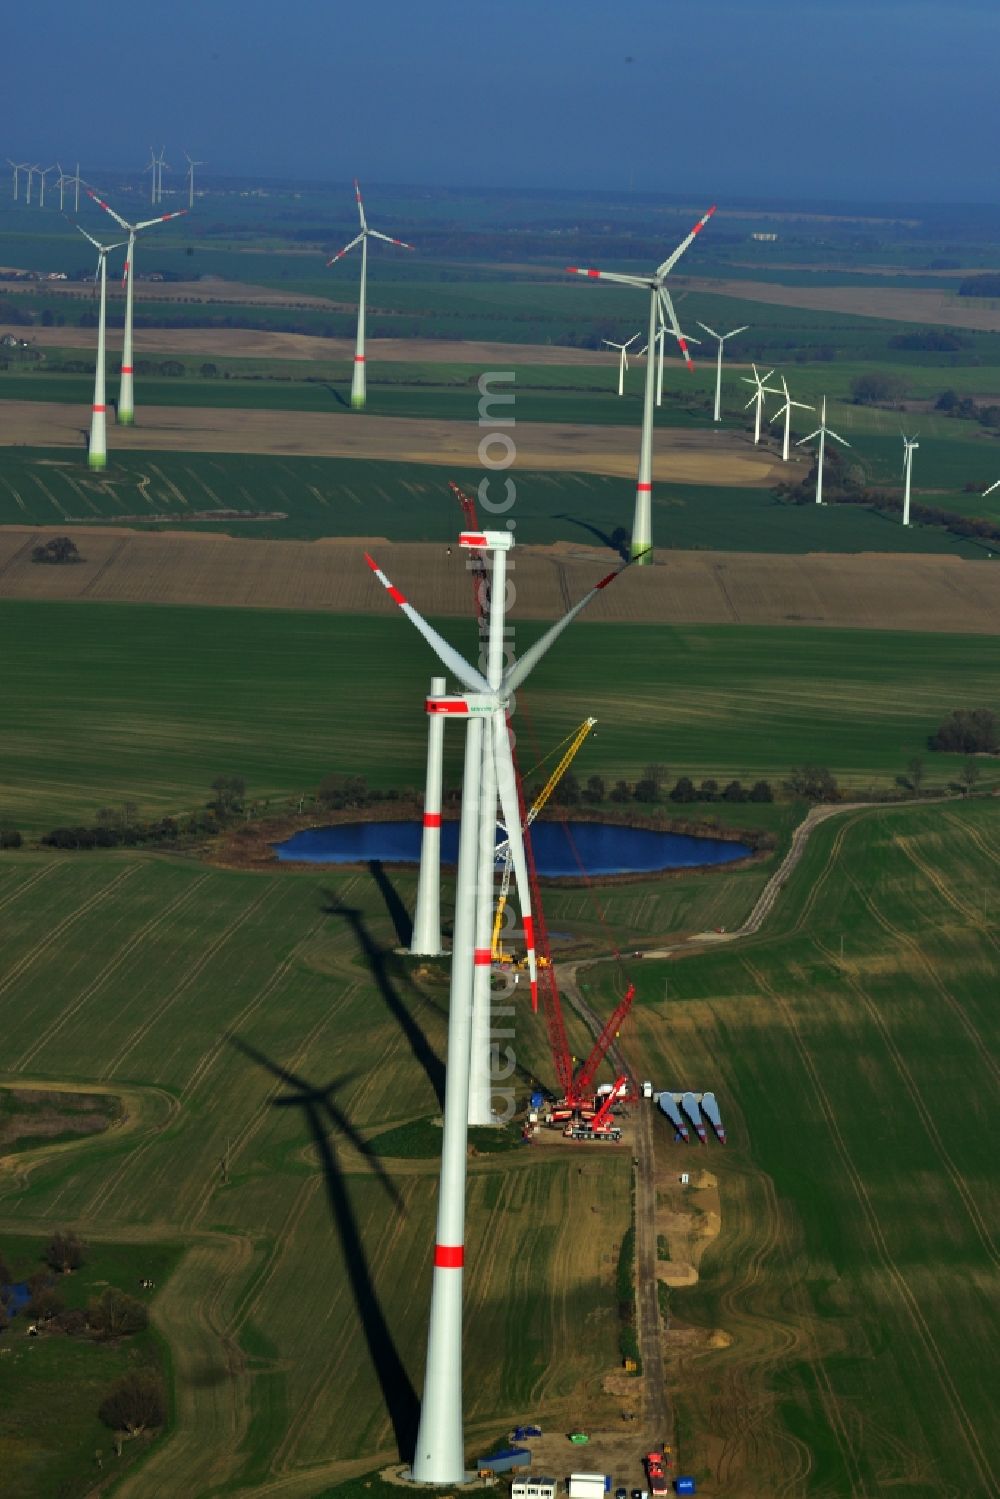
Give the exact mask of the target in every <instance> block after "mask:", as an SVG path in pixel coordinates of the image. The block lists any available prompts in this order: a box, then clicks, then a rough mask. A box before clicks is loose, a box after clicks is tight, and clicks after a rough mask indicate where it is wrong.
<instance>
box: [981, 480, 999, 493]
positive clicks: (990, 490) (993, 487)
mask: <svg viewBox="0 0 1000 1499" xmlns="http://www.w3.org/2000/svg"><path fill="white" fill-rule="evenodd" d="M994 489H1000V479H998V480H997V481H996V483H995V484H991V485H990V487H989V489H984V490H983V494H992V493H993V491H994Z"/></svg>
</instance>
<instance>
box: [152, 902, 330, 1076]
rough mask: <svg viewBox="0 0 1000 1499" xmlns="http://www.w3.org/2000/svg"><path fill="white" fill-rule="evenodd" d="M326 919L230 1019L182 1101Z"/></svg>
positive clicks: (198, 1068)
mask: <svg viewBox="0 0 1000 1499" xmlns="http://www.w3.org/2000/svg"><path fill="white" fill-rule="evenodd" d="M206 878H207V876H206ZM325 920H326V917H325V916H320V917H318V918H317V920H316V922H315V923H314V925H313V926H311V927H310V928H309V930H308V932H306V933H305V934H304V935H303V936H302V937H300V938H299V940H298V942H296V944H295V946H294V947H293V948H292V950H291V952H290V953H289V954H288V956H287V958H285V959H284V961H283V962H281V963H279V964H278V966H277V968H275V969H274V971H273V972H272V973H271V974H270V976H269V977H268V978H267V979H265V981H264V983H263V984H262V985H261V986H260V988H259V989H258V990H257V993H256V994H255V995H254V997H253V998H252V999H251V1000H250V1001H249V1002H248V1003H247V1004H245V1005H244V1006H243V1009H242V1010H241V1011H240V1012H239V1014H238V1015H235V1016H234V1017H233V1019H232V1020H230V1021H229V1023H228V1025H227V1028H226V1029H227V1034H226V1035H223V1036H220V1038H219V1040H218V1041H216V1042H215V1043H214V1045H212V1046H210V1047H209V1049H208V1051H206V1052H205V1053H204V1055H203V1056H202V1058H201V1060H200V1061H199V1063H198V1065H197V1067H196V1068H195V1069H194V1071H193V1072H192V1073H191V1076H190V1077H189V1078H188V1080H187V1082H186V1083H185V1084H184V1086H183V1088H182V1089H181V1100H182V1101H186V1100H187V1099H188V1098H190V1096H191V1094H192V1093H193V1092H194V1090H195V1088H197V1087H198V1086H199V1084H200V1083H201V1081H202V1079H203V1078H204V1076H205V1073H206V1072H207V1071H208V1070H209V1068H211V1067H213V1066H214V1065H215V1062H216V1060H217V1058H218V1056H219V1053H220V1052H221V1051H222V1049H223V1047H224V1046H225V1045H226V1043H227V1040H228V1036H229V1034H230V1033H232V1032H234V1031H236V1030H237V1029H238V1028H239V1027H240V1026H242V1025H245V1024H246V1022H247V1021H248V1020H249V1018H250V1016H251V1015H252V1014H253V1013H254V1011H255V1010H259V1009H260V1007H261V1005H262V1004H263V1003H264V1001H265V1000H267V999H270V997H271V995H272V994H273V993H274V990H275V989H276V988H277V987H278V985H279V984H280V983H281V980H282V979H283V978H284V977H285V975H286V974H287V973H288V972H289V970H290V969H291V967H292V965H293V964H294V963H295V961H296V959H297V958H298V957H299V956H300V955H301V953H302V950H303V948H304V946H305V945H306V943H307V942H311V941H312V939H313V938H314V937H315V935H316V933H317V932H318V931H319V929H320V928H321V926H322V925H323V923H324V921H325Z"/></svg>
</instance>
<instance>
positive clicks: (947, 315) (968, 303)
mask: <svg viewBox="0 0 1000 1499" xmlns="http://www.w3.org/2000/svg"><path fill="white" fill-rule="evenodd" d="M676 279H677V285H678V286H679V287H682V288H683V289H684V290H686V291H701V292H710V293H712V294H713V295H715V296H719V297H737V298H739V299H740V300H741V301H744V302H770V303H771V304H772V305H773V306H776V307H808V308H811V309H813V310H815V311H817V312H844V313H852V314H853V315H854V316H856V317H876V318H888V319H889V320H890V321H891V322H901V323H943V324H945V325H946V326H948V327H950V328H977V329H979V330H980V331H982V332H986V333H996V332H998V331H1000V308H998V307H997V305H996V303H995V302H993V301H992V300H991V299H989V298H987V297H959V296H957V295H956V294H955V293H954V292H946V291H910V290H908V288H906V287H897V286H780V285H776V284H772V283H771V282H769V281H724V280H716V279H715V278H714V277H713V278H712V279H709V278H708V277H702V276H690V277H677V278H676Z"/></svg>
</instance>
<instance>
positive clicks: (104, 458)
mask: <svg viewBox="0 0 1000 1499" xmlns="http://www.w3.org/2000/svg"><path fill="white" fill-rule="evenodd" d="M87 466H88V468H107V466H108V455H107V453H88V454H87Z"/></svg>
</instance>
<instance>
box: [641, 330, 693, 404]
mask: <svg viewBox="0 0 1000 1499" xmlns="http://www.w3.org/2000/svg"><path fill="white" fill-rule="evenodd" d="M666 337H667V325H666V323H665V322H664V321H663V318H662V317H661V318H660V326H659V329H658V331H657V334H656V350H657V362H656V404H657V406H662V405H663V345H664V343H665V342H666ZM684 342H685V343H689V344H700V343H701V339H700V338H694V337H692V335H691V334H690V333H685V335H684ZM648 352H649V345H648V344H647V345H646V347H645V348H644V349H643V350H642V351H641V353H640V356H639V357H640V358H641V357H642V355H643V354H647V353H648Z"/></svg>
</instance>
